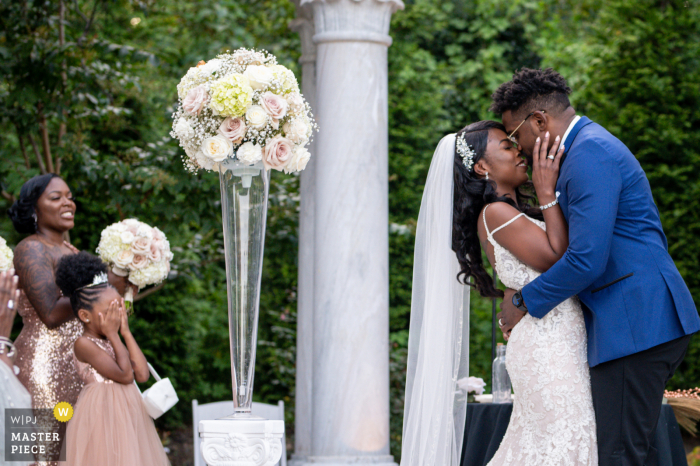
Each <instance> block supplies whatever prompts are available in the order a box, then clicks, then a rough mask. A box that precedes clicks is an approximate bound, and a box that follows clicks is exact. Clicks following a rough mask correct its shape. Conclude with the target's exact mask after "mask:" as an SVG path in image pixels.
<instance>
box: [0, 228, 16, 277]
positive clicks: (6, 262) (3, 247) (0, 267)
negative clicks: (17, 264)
mask: <svg viewBox="0 0 700 466" xmlns="http://www.w3.org/2000/svg"><path fill="white" fill-rule="evenodd" d="M14 258H15V255H14V254H13V253H12V249H10V247H9V246H8V245H7V241H5V238H3V237H2V236H0V273H2V272H7V271H8V270H10V269H12V268H13V267H14V265H13V262H12V261H13V260H14Z"/></svg>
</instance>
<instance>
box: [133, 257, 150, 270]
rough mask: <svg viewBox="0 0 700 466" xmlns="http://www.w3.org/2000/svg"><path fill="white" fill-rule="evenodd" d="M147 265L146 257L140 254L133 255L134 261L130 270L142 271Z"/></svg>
mask: <svg viewBox="0 0 700 466" xmlns="http://www.w3.org/2000/svg"><path fill="white" fill-rule="evenodd" d="M147 265H148V257H147V256H144V255H142V254H134V260H132V261H131V268H132V269H142V268H144V267H146V266H147Z"/></svg>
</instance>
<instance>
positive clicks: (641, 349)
mask: <svg viewBox="0 0 700 466" xmlns="http://www.w3.org/2000/svg"><path fill="white" fill-rule="evenodd" d="M570 93H571V89H570V88H569V87H568V86H567V84H566V81H565V80H564V78H563V77H562V76H561V75H559V73H557V72H556V71H554V70H552V69H547V70H531V69H522V70H521V71H519V72H517V73H516V74H515V75H514V76H513V80H512V81H510V82H507V83H505V84H503V85H501V87H499V88H498V89H497V90H496V92H495V93H494V94H493V104H492V106H491V110H493V111H494V112H496V113H499V114H501V117H502V120H503V124H504V125H505V127H506V130H507V131H508V134H509V135H511V136H512V137H511V139H513V140H514V141H516V142H517V144H518V146H519V149H520V150H521V151H522V152H523V153H524V155H525V156H527V158H528V159H529V160H532V152H533V147H534V145H535V140H536V139H537V137H541V138H543V139H544V135H545V133H546V132H548V131H549V132H550V133H551V137H550V141H554V139H555V136H557V135H559V136H562V141H561V144H563V145H564V148H565V149H564V150H565V155H564V156H563V158H562V164H561V169H560V174H559V181H558V182H557V187H556V190H557V196H558V201H559V204H560V206H561V209H562V211H563V212H564V216H565V217H566V220H567V222H568V224H569V248H568V249H567V251H566V253H565V254H564V256H563V257H562V258H561V259H560V260H559V261H558V262H557V263H556V264H554V266H552V268H550V269H549V270H548V271H547V272H545V273H543V274H542V275H541V276H540V277H539V278H538V279H536V280H535V281H533V282H532V283H530V284H529V285H527V286H526V287H524V288H523V289H522V290H521V291H520V292H517V293H516V292H515V291H514V290H507V292H506V295H505V299H504V301H503V303H502V304H501V309H502V312H501V313H500V314H499V315H498V317H499V318H500V320H499V323H500V325H501V330H502V331H503V332H504V333H508V332H509V331H510V330H511V329H512V328H513V327H514V326H515V325H516V324H517V323H518V322H519V321H520V319H522V318H523V316H524V315H525V314H526V313H529V314H530V315H532V316H533V317H536V318H543V317H544V316H545V315H547V313H548V312H549V311H551V310H552V309H553V308H554V307H556V306H557V305H558V304H559V303H561V302H562V301H564V300H565V299H567V298H569V297H571V296H573V295H578V297H579V299H580V300H581V302H582V303H583V312H584V318H585V321H586V329H587V332H588V364H589V365H590V374H591V388H592V392H593V406H594V408H595V412H596V422H597V426H598V432H597V433H598V457H599V462H600V463H599V464H600V465H601V466H606V465H615V466H617V465H625V466H627V465H639V466H643V465H647V466H652V465H656V464H657V456H656V450H655V449H654V448H653V447H651V446H650V439H651V438H652V436H653V435H654V430H655V429H656V424H657V422H658V418H659V413H660V410H661V401H662V397H663V393H664V389H665V386H666V383H667V382H668V380H669V379H670V378H671V376H672V375H673V373H674V371H675V370H676V368H677V367H678V365H679V364H680V362H681V361H682V359H683V357H684V356H685V352H686V349H687V347H688V342H689V340H690V335H691V334H693V333H695V332H697V331H698V330H700V318H698V313H697V310H696V308H695V304H694V303H693V298H692V296H691V295H690V292H689V291H688V287H687V286H686V284H685V282H684V281H683V278H682V277H681V275H680V273H679V272H678V269H676V266H675V265H674V263H673V260H672V259H671V256H670V255H669V254H668V246H667V243H666V236H665V235H664V232H663V229H662V227H661V221H660V219H659V212H658V209H657V208H656V204H654V199H653V198H652V194H651V189H650V186H649V182H648V181H647V178H646V175H645V173H644V171H643V170H642V167H641V166H640V165H639V162H638V161H637V159H635V157H634V155H632V153H631V152H630V151H629V149H628V148H627V147H626V146H625V145H624V144H623V143H622V142H620V140H619V139H617V138H616V137H615V136H613V135H612V134H610V133H609V132H608V131H606V130H605V128H603V127H602V126H600V125H598V124H596V123H594V122H593V121H591V120H590V119H588V118H586V117H585V116H581V117H579V116H577V115H576V111H575V110H574V108H573V107H571V105H570V103H569V98H568V94H570Z"/></svg>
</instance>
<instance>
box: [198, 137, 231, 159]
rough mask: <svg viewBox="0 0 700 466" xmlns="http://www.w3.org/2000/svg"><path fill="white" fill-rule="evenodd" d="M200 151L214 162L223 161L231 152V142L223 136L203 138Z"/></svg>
mask: <svg viewBox="0 0 700 466" xmlns="http://www.w3.org/2000/svg"><path fill="white" fill-rule="evenodd" d="M202 152H203V153H204V155H206V156H207V157H208V158H210V159H211V160H213V161H214V162H223V161H224V160H226V157H228V156H229V155H231V154H233V144H231V141H229V140H228V139H227V138H225V137H223V136H213V137H210V138H207V139H205V140H204V142H203V143H202Z"/></svg>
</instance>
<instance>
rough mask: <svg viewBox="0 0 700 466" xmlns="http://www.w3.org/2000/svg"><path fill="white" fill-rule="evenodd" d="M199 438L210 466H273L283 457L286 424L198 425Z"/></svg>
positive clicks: (218, 422) (221, 421)
mask: <svg viewBox="0 0 700 466" xmlns="http://www.w3.org/2000/svg"><path fill="white" fill-rule="evenodd" d="M199 437H200V438H201V439H202V443H201V452H202V457H203V458H204V461H205V462H206V463H207V465H208V466H274V465H275V464H276V463H277V462H278V461H279V460H280V458H281V456H282V442H283V441H284V421H269V420H257V419H256V420H252V419H250V420H249V419H245V420H239V419H217V420H211V421H199Z"/></svg>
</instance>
